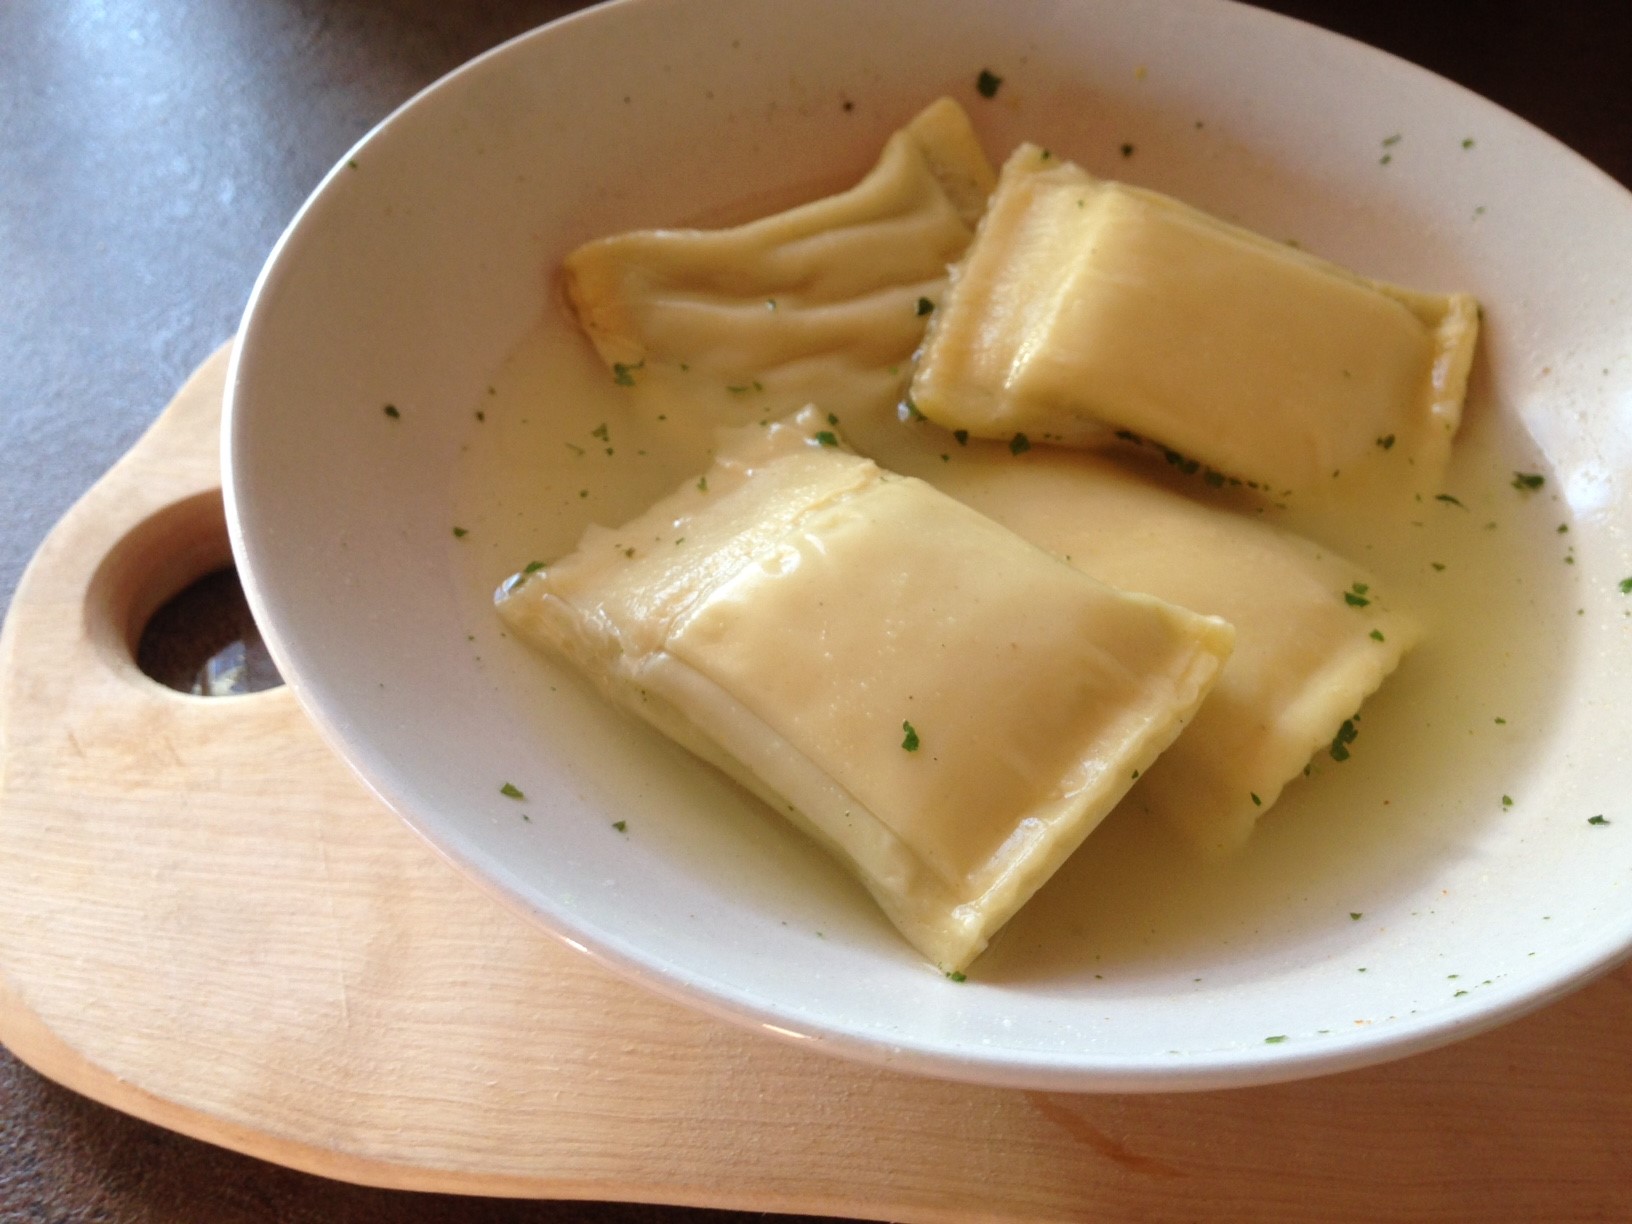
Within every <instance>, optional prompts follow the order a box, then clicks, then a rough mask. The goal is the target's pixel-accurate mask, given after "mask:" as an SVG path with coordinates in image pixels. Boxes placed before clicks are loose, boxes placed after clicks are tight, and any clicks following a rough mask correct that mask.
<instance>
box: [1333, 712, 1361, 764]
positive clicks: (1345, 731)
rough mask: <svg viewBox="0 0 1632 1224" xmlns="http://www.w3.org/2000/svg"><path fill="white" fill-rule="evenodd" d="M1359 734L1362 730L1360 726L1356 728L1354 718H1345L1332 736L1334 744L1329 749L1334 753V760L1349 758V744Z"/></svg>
mask: <svg viewBox="0 0 1632 1224" xmlns="http://www.w3.org/2000/svg"><path fill="white" fill-rule="evenodd" d="M1359 734H1360V732H1359V730H1358V728H1356V727H1355V725H1354V719H1352V718H1345V719H1344V720H1343V725H1342V726H1341V727H1339V728H1338V729H1337V734H1336V735H1334V736H1332V746H1331V748H1330V749H1328V751H1329V752H1330V753H1331V754H1332V760H1334V761H1346V760H1348V759H1349V745H1350V744H1352V743H1354V741H1355V739H1356V738H1357V737H1358V736H1359Z"/></svg>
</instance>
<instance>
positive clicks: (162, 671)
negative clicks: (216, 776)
mask: <svg viewBox="0 0 1632 1224" xmlns="http://www.w3.org/2000/svg"><path fill="white" fill-rule="evenodd" d="M85 620H86V628H87V631H88V633H89V636H90V637H91V638H92V640H93V641H95V642H96V644H97V646H98V648H99V650H100V652H101V653H102V655H103V657H104V659H105V660H106V661H107V663H108V664H109V666H111V667H113V668H114V669H116V670H118V671H121V672H125V673H128V674H129V675H130V678H132V679H135V677H136V676H138V675H139V676H141V677H144V678H145V681H152V682H157V683H159V684H162V685H164V686H165V687H166V688H170V689H174V690H175V691H177V692H180V693H187V694H190V695H192V696H195V697H222V696H237V695H241V694H245V693H255V692H261V691H263V690H265V689H270V688H276V687H278V686H279V685H281V684H282V683H283V679H282V677H281V676H279V675H278V671H277V668H276V666H274V664H273V663H272V659H271V656H270V655H268V654H267V651H266V646H265V644H264V643H263V641H262V640H261V635H260V631H259V630H258V629H257V628H256V626H255V621H254V619H253V617H251V615H250V612H249V605H248V603H247V602H246V600H245V599H244V591H243V587H242V586H241V585H240V584H239V582H238V571H237V570H236V569H235V568H233V565H232V549H231V546H230V544H229V543H228V540H227V521H226V515H225V512H224V511H223V509H222V502H221V493H220V490H211V491H209V492H207V493H200V494H197V495H195V496H193V497H189V498H186V499H184V500H182V501H180V502H176V503H175V504H173V505H170V506H166V507H165V508H164V509H162V510H160V511H158V512H157V513H155V514H152V515H150V516H149V517H148V518H146V519H144V520H143V521H142V522H141V523H139V524H138V525H137V526H136V527H134V528H132V529H131V530H130V531H128V532H127V533H126V534H125V535H124V537H123V538H122V539H120V541H119V542H118V543H117V544H115V545H114V547H113V548H112V549H111V550H110V551H109V552H108V555H107V556H106V557H105V558H104V559H103V561H102V564H101V565H100V566H99V567H98V568H97V571H96V573H95V575H94V576H93V577H92V579H91V583H90V587H89V589H88V591H87V593H86V606H85Z"/></svg>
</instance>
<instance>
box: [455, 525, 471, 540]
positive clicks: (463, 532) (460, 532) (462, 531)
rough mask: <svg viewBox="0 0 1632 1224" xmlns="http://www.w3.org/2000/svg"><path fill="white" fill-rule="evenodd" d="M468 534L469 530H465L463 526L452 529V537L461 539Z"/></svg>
mask: <svg viewBox="0 0 1632 1224" xmlns="http://www.w3.org/2000/svg"><path fill="white" fill-rule="evenodd" d="M469 534H470V532H468V531H466V530H465V529H464V528H463V527H455V528H454V529H453V538H454V539H456V540H462V539H464V538H465V537H466V536H467V535H469Z"/></svg>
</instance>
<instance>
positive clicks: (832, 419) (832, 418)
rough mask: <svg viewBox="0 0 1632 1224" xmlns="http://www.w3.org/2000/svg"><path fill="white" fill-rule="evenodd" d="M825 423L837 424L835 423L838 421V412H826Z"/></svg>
mask: <svg viewBox="0 0 1632 1224" xmlns="http://www.w3.org/2000/svg"><path fill="white" fill-rule="evenodd" d="M827 423H828V424H829V425H837V424H838V423H839V417H838V414H837V413H834V412H830V413H828V414H827Z"/></svg>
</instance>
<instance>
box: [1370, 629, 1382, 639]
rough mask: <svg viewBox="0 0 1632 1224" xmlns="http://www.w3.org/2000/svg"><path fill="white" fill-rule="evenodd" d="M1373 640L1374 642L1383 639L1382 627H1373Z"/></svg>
mask: <svg viewBox="0 0 1632 1224" xmlns="http://www.w3.org/2000/svg"><path fill="white" fill-rule="evenodd" d="M1371 640H1372V641H1374V642H1381V641H1383V640H1384V639H1383V631H1382V630H1381V629H1373V630H1372V631H1371Z"/></svg>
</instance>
